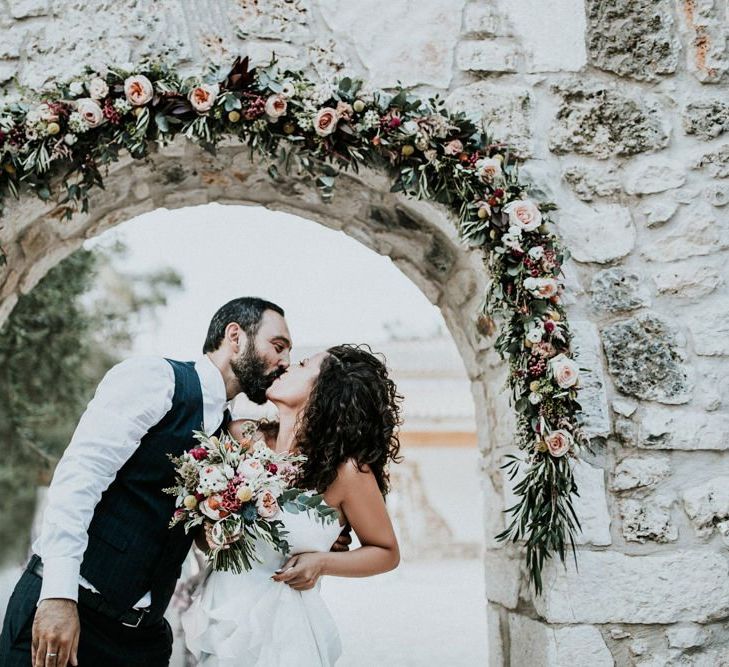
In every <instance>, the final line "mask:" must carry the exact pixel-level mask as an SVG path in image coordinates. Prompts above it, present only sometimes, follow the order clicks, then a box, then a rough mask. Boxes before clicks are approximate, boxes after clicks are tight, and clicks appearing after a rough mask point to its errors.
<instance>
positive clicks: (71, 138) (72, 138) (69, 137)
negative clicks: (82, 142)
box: [63, 132, 78, 146]
mask: <svg viewBox="0 0 729 667" xmlns="http://www.w3.org/2000/svg"><path fill="white" fill-rule="evenodd" d="M63 141H64V143H65V144H66V146H73V145H74V144H75V143H76V142H77V141H78V137H77V136H76V135H75V134H71V133H70V132H69V133H68V134H66V135H64V137H63Z"/></svg>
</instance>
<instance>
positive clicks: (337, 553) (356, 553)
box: [0, 297, 401, 667]
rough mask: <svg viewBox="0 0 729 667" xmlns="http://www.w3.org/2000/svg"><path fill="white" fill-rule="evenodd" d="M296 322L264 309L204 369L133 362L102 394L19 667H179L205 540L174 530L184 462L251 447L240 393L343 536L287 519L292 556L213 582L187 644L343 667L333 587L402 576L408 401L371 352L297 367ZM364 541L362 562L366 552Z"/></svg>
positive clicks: (22, 591) (41, 548)
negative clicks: (184, 578) (237, 403)
mask: <svg viewBox="0 0 729 667" xmlns="http://www.w3.org/2000/svg"><path fill="white" fill-rule="evenodd" d="M291 345H292V343H291V335H290V333H289V329H288V326H287V324H286V320H285V317H284V311H283V310H282V309H281V308H280V307H279V306H277V305H276V304H273V303H271V302H269V301H265V300H263V299H259V298H254V297H242V298H238V299H234V300H233V301H230V302H229V303H226V304H225V305H224V306H222V307H221V308H220V309H219V310H218V311H217V312H216V313H215V315H214V316H213V318H212V321H211V322H210V327H209V329H208V334H207V338H206V339H205V344H204V347H203V356H201V357H200V358H199V359H198V360H197V361H195V362H180V361H173V360H170V359H164V358H157V357H139V358H132V359H127V360H125V361H123V362H121V363H119V364H117V365H116V366H114V367H113V368H112V369H111V370H110V371H109V372H108V373H107V374H106V375H105V377H104V378H103V379H102V381H101V383H100V384H99V386H98V388H97V390H96V394H95V395H94V398H93V399H92V400H91V402H90V403H89V405H88V407H87V409H86V411H85V412H84V414H83V415H82V417H81V419H80V421H79V424H78V426H77V428H76V431H75V432H74V435H73V438H72V440H71V442H70V444H69V446H68V448H67V449H66V451H65V453H64V455H63V457H62V458H61V460H60V461H59V463H58V465H57V467H56V470H55V473H54V476H53V480H52V482H51V485H50V489H49V490H48V494H47V507H46V510H45V512H44V515H43V521H42V528H41V532H40V534H39V537H38V539H37V540H36V541H35V542H34V544H33V552H34V553H33V555H32V557H31V558H30V561H29V562H28V565H27V567H26V568H25V570H24V572H23V574H22V576H21V577H20V580H19V581H18V583H17V585H16V587H15V589H14V591H13V594H12V596H11V598H10V601H9V603H8V607H7V612H6V614H5V621H4V624H3V628H2V635H1V636H0V664H1V665H3V667H30V666H31V665H32V666H33V667H66V666H67V665H74V666H76V665H80V666H81V667H100V666H103V667H140V666H142V665H143V666H144V667H158V666H159V667H162V666H163V665H168V664H169V660H170V657H171V654H172V630H171V628H170V625H169V623H168V622H167V620H166V619H165V618H164V613H165V610H166V609H167V607H168V605H169V602H170V599H171V598H172V595H173V593H174V591H175V587H176V584H177V580H178V578H179V577H180V574H181V568H182V564H183V561H184V560H185V558H186V556H187V554H188V552H189V550H190V548H191V547H192V545H193V542H194V541H196V542H197V544H198V546H200V547H201V548H203V549H206V548H207V546H208V544H209V542H208V541H207V539H206V536H205V534H204V533H205V530H204V529H203V528H202V527H200V528H197V529H194V530H190V531H189V532H186V531H185V530H184V528H183V526H181V525H179V524H178V525H176V526H174V527H172V528H170V518H171V517H172V516H173V515H174V513H175V498H174V497H171V496H170V495H169V493H166V492H165V491H164V489H166V488H169V487H172V486H173V485H174V484H175V468H174V465H173V463H172V461H171V457H179V456H181V455H183V454H185V453H186V452H188V451H190V450H192V449H193V448H194V447H196V445H197V441H196V440H195V438H194V437H193V432H194V431H203V432H204V434H206V435H208V436H212V435H221V436H222V434H223V433H226V432H227V433H228V434H230V436H232V437H233V438H236V439H238V438H239V437H241V433H242V432H243V431H244V429H245V432H246V433H249V432H250V428H251V424H250V420H248V421H245V420H231V416H230V412H229V411H228V410H227V408H226V406H227V404H228V403H229V402H230V401H231V400H232V399H233V398H235V396H236V395H238V394H239V393H241V392H242V393H244V394H246V395H247V396H248V398H249V399H250V400H252V401H253V402H255V403H258V404H263V403H265V402H266V400H269V401H271V402H272V403H273V404H275V406H276V407H277V408H278V413H279V421H278V428H277V429H274V430H272V429H271V428H270V425H269V424H266V423H256V424H254V425H253V426H254V427H255V428H256V434H255V436H254V439H255V440H257V441H258V443H259V445H262V446H265V447H268V448H269V449H270V450H273V451H274V452H277V453H287V452H291V453H292V454H297V455H302V459H301V463H300V465H299V466H298V467H297V468H296V472H295V474H296V479H295V484H294V486H295V487H296V488H300V489H305V490H307V491H312V492H314V493H315V494H321V495H322V496H323V499H324V502H325V503H326V505H328V506H329V507H330V508H333V509H334V510H336V517H337V518H338V521H332V522H329V523H325V522H318V521H317V520H316V518H315V517H312V516H311V515H310V514H309V513H308V512H301V513H296V514H295V513H286V512H281V513H280V515H279V518H280V520H281V521H282V523H283V528H284V529H285V531H287V533H288V534H287V537H286V541H287V542H288V544H289V547H290V548H289V552H288V554H287V555H286V556H284V555H283V553H281V552H277V551H274V550H272V549H270V547H269V549H268V551H266V546H268V545H260V546H261V553H263V554H264V557H263V558H261V559H260V562H255V563H253V566H252V568H251V569H250V570H248V571H243V572H241V573H238V574H236V573H235V572H232V571H224V570H213V571H212V572H211V573H210V574H209V575H208V576H207V578H206V579H205V581H204V583H203V584H202V585H201V586H200V587H199V588H198V589H197V591H196V593H195V596H194V599H193V602H192V604H191V606H190V607H189V608H188V609H187V610H186V611H185V612H184V613H183V616H182V625H183V629H184V633H185V643H186V645H187V648H188V650H189V651H190V652H191V653H192V654H193V655H194V656H195V658H196V659H197V661H198V664H199V665H202V666H204V667H234V666H235V667H240V666H242V665H245V666H246V667H252V666H253V665H259V666H265V667H273V666H278V665H282V666H283V665H287V666H289V665H300V666H302V667H303V666H306V667H309V666H312V667H313V666H316V665H332V664H334V663H335V662H336V660H337V658H338V657H339V656H340V655H341V652H342V648H341V642H340V638H339V634H338V631H337V627H336V624H335V622H334V620H333V619H332V617H331V615H330V613H329V610H328V609H327V607H326V605H325V604H324V601H323V600H322V598H321V596H320V593H319V589H320V583H321V581H320V578H321V577H322V576H323V575H331V576H339V577H364V576H371V575H376V574H379V573H382V572H387V571H389V570H392V569H394V568H395V567H397V565H398V564H399V561H400V555H399V549H398V543H397V539H396V536H395V532H394V530H393V526H392V522H391V520H390V517H389V515H388V511H387V508H386V505H385V496H386V495H387V493H388V491H389V474H388V468H389V464H390V463H391V462H396V463H397V462H399V460H400V457H399V448H400V445H399V441H398V427H399V424H400V406H399V403H400V401H401V397H400V396H399V395H398V393H397V390H396V387H395V384H394V382H393V381H392V379H391V378H390V377H389V376H388V372H387V369H386V367H385V365H384V364H383V362H382V361H380V359H378V358H377V357H376V356H374V355H373V354H372V353H371V352H370V351H369V349H364V348H363V347H360V346H353V345H339V346H336V347H332V348H329V349H328V350H326V351H323V352H320V353H318V354H315V355H313V356H311V357H309V358H308V359H304V360H302V361H301V362H299V363H298V364H296V365H294V366H291V365H290V360H289V354H290V351H291ZM351 530H354V532H355V534H356V535H357V538H358V540H359V542H360V543H361V546H360V547H358V548H356V549H352V550H350V549H349V545H350V543H351V541H352V539H351V537H350V531H351Z"/></svg>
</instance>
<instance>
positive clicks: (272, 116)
mask: <svg viewBox="0 0 729 667" xmlns="http://www.w3.org/2000/svg"><path fill="white" fill-rule="evenodd" d="M287 108H288V102H287V101H286V97H284V96H283V95H282V94H281V93H276V94H275V95H271V96H270V97H269V98H268V99H267V100H266V107H265V111H266V116H267V118H268V122H269V123H275V122H276V121H277V120H278V119H279V118H281V116H283V115H284V114H285V113H286V109H287Z"/></svg>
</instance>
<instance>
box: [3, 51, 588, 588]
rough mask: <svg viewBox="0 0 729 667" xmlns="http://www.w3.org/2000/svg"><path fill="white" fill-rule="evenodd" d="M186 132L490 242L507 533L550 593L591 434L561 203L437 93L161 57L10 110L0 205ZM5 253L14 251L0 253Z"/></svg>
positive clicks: (487, 319)
mask: <svg viewBox="0 0 729 667" xmlns="http://www.w3.org/2000/svg"><path fill="white" fill-rule="evenodd" d="M177 135H183V136H185V137H187V138H188V139H190V140H191V141H194V142H197V143H198V144H200V145H201V146H202V147H203V148H205V149H207V150H209V151H214V150H215V146H216V144H217V143H218V141H219V140H221V139H223V138H227V139H230V138H233V137H235V138H236V139H238V140H239V141H240V142H241V143H244V144H247V145H248V146H249V147H250V149H251V151H252V152H253V153H258V154H261V155H263V156H265V157H267V158H269V159H270V164H271V166H270V167H269V169H268V171H269V173H270V175H271V176H272V177H273V178H274V179H276V178H278V177H279V170H280V169H283V170H284V171H285V172H287V173H288V172H290V171H292V170H295V171H297V172H298V173H299V174H303V175H306V176H309V177H311V178H312V179H314V180H315V182H316V184H317V186H318V188H319V190H320V192H321V194H322V196H323V198H324V199H325V200H329V199H331V197H332V195H333V186H334V182H335V177H336V175H337V173H338V172H339V171H341V170H347V169H351V170H353V171H355V172H356V171H358V170H359V168H360V167H370V168H374V169H384V170H386V171H387V172H388V174H389V175H390V176H391V177H392V183H393V184H392V188H391V190H392V191H393V192H403V193H404V194H405V195H407V196H409V197H416V198H418V199H424V200H431V201H434V202H439V203H441V204H443V205H445V206H446V207H447V208H449V209H450V211H451V212H452V213H453V216H454V217H455V222H456V224H457V227H458V231H459V233H460V236H461V238H462V239H463V240H464V241H465V242H466V243H468V244H469V245H470V246H471V247H477V248H480V249H482V251H483V253H484V263H485V266H486V270H487V272H488V276H489V279H490V285H489V287H488V290H487V293H486V295H485V298H484V301H483V306H482V308H481V310H480V312H479V313H477V314H476V317H477V326H478V327H479V331H480V332H481V333H482V334H490V333H491V332H492V331H493V329H494V319H493V318H495V317H498V318H499V319H500V322H501V324H500V333H499V335H498V337H497V339H496V343H495V344H496V348H497V350H498V352H499V353H500V355H501V356H502V357H504V358H508V361H509V368H510V373H509V376H508V386H509V389H510V392H511V396H510V398H511V403H512V405H513V407H514V408H515V410H516V413H517V433H516V443H517V444H518V446H519V448H520V449H521V450H522V452H523V453H524V456H522V457H518V456H516V455H509V456H508V457H506V458H507V461H506V463H504V465H503V466H502V468H505V469H506V471H507V473H508V474H509V476H510V478H511V479H512V480H513V479H514V478H515V477H516V475H517V473H519V472H520V469H521V468H522V466H523V467H525V472H524V475H523V478H522V479H521V480H520V481H519V482H518V483H517V484H516V485H515V487H514V492H515V494H516V496H517V498H518V502H517V504H515V505H514V506H513V507H510V508H507V509H506V510H505V513H507V514H510V515H512V516H511V519H510V521H509V523H508V526H507V528H506V529H505V530H504V531H503V532H501V533H500V534H499V535H497V536H496V539H497V540H499V541H504V540H512V541H513V542H519V541H521V542H523V543H524V546H525V552H526V561H527V567H528V572H529V578H530V581H531V583H532V584H533V585H534V587H535V590H536V592H537V594H539V593H540V592H541V589H542V580H541V571H542V568H543V565H544V562H545V560H547V559H548V558H550V557H552V555H553V554H554V553H557V554H558V555H559V557H560V559H561V561H562V562H563V563H564V560H565V552H566V546H567V544H568V543H569V545H570V546H571V548H572V551H573V555H574V557H575V558H576V551H575V542H574V538H575V536H576V531H577V530H579V529H580V524H579V521H578V519H577V516H576V514H575V511H574V509H573V505H572V496H576V495H578V494H577V485H576V484H575V480H574V477H573V466H571V465H570V459H572V460H575V459H577V458H578V457H579V455H580V452H581V450H582V449H583V448H588V449H589V442H588V440H587V437H586V436H585V434H584V432H583V430H582V427H581V415H580V406H579V404H578V402H577V390H578V387H579V369H578V367H577V365H576V364H575V362H574V361H573V360H572V359H571V355H572V351H571V338H572V336H571V333H570V328H569V324H568V322H567V320H566V317H565V311H564V309H563V306H562V303H561V299H560V295H561V293H562V290H563V284H562V278H563V273H562V265H563V263H564V261H565V260H566V258H567V251H566V249H565V248H563V247H562V246H561V244H560V241H559V239H558V238H557V236H556V235H555V233H554V230H553V226H552V224H551V221H550V218H549V213H550V211H552V210H554V208H555V207H554V206H553V205H551V204H549V203H544V202H535V201H532V200H531V199H530V198H529V197H528V190H529V188H528V184H525V183H522V182H521V181H520V180H519V171H518V164H519V160H518V158H517V156H515V155H514V153H513V152H512V151H510V150H509V148H508V146H506V145H505V144H502V143H496V142H495V141H494V140H493V139H492V138H491V137H490V136H488V133H487V132H486V131H485V129H483V128H478V127H477V126H476V125H475V124H474V123H473V121H471V120H470V119H469V118H468V117H467V116H466V115H465V114H463V113H457V114H454V113H451V112H449V111H448V110H447V109H446V108H445V104H444V102H443V100H441V99H440V98H439V97H438V96H435V97H434V98H431V99H429V100H428V101H427V102H425V101H423V100H419V99H415V98H413V97H412V96H411V95H409V94H408V93H407V92H406V91H405V90H402V89H400V90H398V91H397V93H396V94H394V95H390V94H387V93H384V92H382V91H379V92H377V91H376V92H372V93H366V92H365V91H364V89H363V86H362V82H361V81H356V80H352V79H350V78H348V77H345V78H341V79H340V80H338V81H336V82H333V83H321V82H319V83H317V82H315V81H312V80H310V79H309V78H307V77H306V76H305V75H304V74H303V73H302V72H300V71H291V70H280V69H279V67H278V65H277V63H276V61H275V59H274V60H272V62H271V64H270V65H269V66H268V67H266V68H249V66H248V59H247V58H245V59H243V60H241V59H240V58H238V59H236V61H235V63H234V64H233V67H232V69H230V71H225V70H211V71H210V72H209V73H208V74H207V75H205V76H204V77H198V78H192V79H184V80H183V79H181V78H180V77H179V76H178V75H177V74H176V73H175V71H174V70H173V69H171V68H170V67H168V66H166V65H164V64H160V63H145V64H142V65H140V66H139V67H137V68H135V69H134V70H133V71H123V70H121V69H114V68H109V69H108V70H107V71H106V72H105V73H103V74H99V73H98V72H94V71H92V70H87V73H86V76H84V77H81V78H78V79H76V80H74V81H72V82H71V83H65V84H56V85H55V88H54V89H53V90H50V91H47V92H45V93H44V94H42V95H40V96H39V97H38V98H36V99H35V100H33V101H30V100H28V101H24V102H22V103H16V104H11V105H8V106H5V107H3V108H0V167H1V168H0V213H1V212H2V206H3V202H4V201H5V200H6V198H7V196H8V195H13V196H15V197H18V196H19V195H20V193H21V192H22V191H23V190H24V189H25V190H32V191H34V192H35V194H36V195H37V196H38V197H40V198H41V199H43V200H51V198H55V201H56V204H57V205H56V208H55V209H54V210H53V214H54V215H58V216H59V217H63V218H70V217H71V216H72V215H73V213H74V212H75V211H76V210H79V209H80V210H81V211H84V212H85V211H87V210H88V206H89V194H90V192H91V191H92V189H93V188H95V187H97V186H98V187H103V173H104V169H105V167H106V166H107V165H109V164H110V163H112V162H114V161H116V160H118V159H119V155H120V152H121V151H123V150H125V151H127V152H128V153H129V154H130V155H131V156H132V157H133V158H137V159H143V158H145V157H146V156H147V155H148V153H149V150H150V147H152V145H153V144H161V145H164V144H166V143H168V142H169V141H171V140H172V139H173V138H174V137H175V136H177ZM0 261H2V262H5V261H6V259H5V255H4V254H3V253H2V251H1V250H0Z"/></svg>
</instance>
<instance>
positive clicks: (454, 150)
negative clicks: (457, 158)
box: [443, 139, 463, 155]
mask: <svg viewBox="0 0 729 667" xmlns="http://www.w3.org/2000/svg"><path fill="white" fill-rule="evenodd" d="M443 150H444V151H445V154H446V155H458V154H460V153H463V142H462V141H461V140H460V139H451V140H450V141H449V142H448V143H447V144H446V145H445V147H444V149H443Z"/></svg>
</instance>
